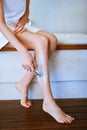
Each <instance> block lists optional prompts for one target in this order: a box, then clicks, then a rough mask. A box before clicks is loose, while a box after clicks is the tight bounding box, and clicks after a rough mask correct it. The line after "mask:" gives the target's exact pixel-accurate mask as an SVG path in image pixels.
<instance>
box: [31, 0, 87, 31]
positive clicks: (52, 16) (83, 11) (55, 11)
mask: <svg viewBox="0 0 87 130" xmlns="http://www.w3.org/2000/svg"><path fill="white" fill-rule="evenodd" d="M30 7H31V12H30V14H31V19H32V21H33V23H34V25H35V26H38V27H40V28H42V29H44V30H47V31H50V32H79V33H87V0H31V6H30Z"/></svg>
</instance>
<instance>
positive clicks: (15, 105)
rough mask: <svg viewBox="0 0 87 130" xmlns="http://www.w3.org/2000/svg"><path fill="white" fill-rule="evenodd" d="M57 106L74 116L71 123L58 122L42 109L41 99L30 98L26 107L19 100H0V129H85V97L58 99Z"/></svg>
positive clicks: (86, 121) (86, 124)
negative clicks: (30, 104)
mask: <svg viewBox="0 0 87 130" xmlns="http://www.w3.org/2000/svg"><path fill="white" fill-rule="evenodd" d="M56 102H57V103H58V104H59V106H60V107H61V108H62V109H63V110H64V111H65V112H66V113H68V114H70V115H72V116H74V117H75V121H74V122H73V123H71V124H59V123H57V122H56V121H55V120H54V119H53V118H52V117H51V116H49V115H48V114H46V113H45V112H43V111H42V100H32V103H33V106H32V107H31V108H30V109H26V108H23V107H21V106H20V101H18V100H16V101H15V100H14V101H0V130H64V129H66V130H87V99H59V100H56Z"/></svg>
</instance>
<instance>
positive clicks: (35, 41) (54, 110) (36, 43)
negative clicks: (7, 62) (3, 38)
mask: <svg viewBox="0 0 87 130" xmlns="http://www.w3.org/2000/svg"><path fill="white" fill-rule="evenodd" d="M17 37H18V38H19V40H20V41H21V42H22V43H24V42H25V46H26V48H29V47H30V49H34V50H35V52H36V60H37V63H38V67H39V69H40V70H41V71H42V72H43V76H42V77H41V78H38V81H39V83H40V85H41V88H42V92H43V96H44V100H43V110H44V111H45V112H47V113H49V114H50V115H51V116H52V117H53V118H54V119H55V120H56V121H57V122H59V123H71V122H72V121H73V120H74V118H73V117H71V116H69V115H67V114H65V113H64V112H63V111H62V110H61V109H60V107H59V106H58V105H57V104H56V103H55V101H54V99H53V96H52V92H51V88H50V81H49V70H48V39H47V38H45V37H42V36H36V35H32V33H29V32H23V33H22V34H21V33H18V35H17ZM29 43H31V44H29ZM39 61H40V62H39Z"/></svg>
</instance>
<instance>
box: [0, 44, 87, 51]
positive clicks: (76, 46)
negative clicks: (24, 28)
mask: <svg viewBox="0 0 87 130" xmlns="http://www.w3.org/2000/svg"><path fill="white" fill-rule="evenodd" d="M86 49H87V44H84V43H83V44H69V43H68V44H62V43H61V44H59V45H57V47H56V50H86ZM0 51H16V49H15V48H7V47H3V48H2V49H1V50H0Z"/></svg>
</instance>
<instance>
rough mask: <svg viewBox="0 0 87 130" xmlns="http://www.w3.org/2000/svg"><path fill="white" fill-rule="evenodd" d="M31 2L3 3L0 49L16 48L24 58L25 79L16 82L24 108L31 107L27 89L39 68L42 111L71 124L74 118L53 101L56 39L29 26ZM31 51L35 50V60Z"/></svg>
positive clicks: (0, 5) (5, 0)
mask: <svg viewBox="0 0 87 130" xmlns="http://www.w3.org/2000/svg"><path fill="white" fill-rule="evenodd" d="M29 4H30V0H21V2H20V0H17V2H15V0H0V39H2V40H1V41H0V48H2V47H4V46H5V47H9V48H11V47H14V48H16V50H17V51H18V53H19V54H20V56H21V60H22V61H21V62H22V66H23V68H24V69H26V70H27V72H26V74H25V76H24V77H23V78H22V79H21V80H20V81H19V82H18V83H17V85H16V88H17V89H18V90H19V91H20V93H21V95H22V99H21V105H22V106H24V107H26V108H29V107H30V106H31V105H32V104H31V101H29V100H28V98H27V95H28V86H29V85H30V83H31V81H32V79H33V78H34V76H35V69H36V68H37V67H38V70H40V71H41V72H42V73H43V75H42V76H41V77H39V78H38V81H39V84H40V86H41V88H42V92H43V105H42V108H43V110H44V111H45V112H47V113H48V114H50V115H51V116H52V117H53V118H54V119H55V120H56V121H57V122H59V123H71V122H72V121H73V120H74V118H73V117H71V116H69V115H67V114H66V113H64V112H63V111H62V110H61V108H60V107H59V106H58V105H57V104H56V102H55V100H54V99H53V96H52V92H51V87H50V79H49V70H48V58H49V57H50V56H51V54H52V53H53V52H54V50H55V48H56V43H57V39H56V37H55V36H54V35H53V34H51V33H47V32H45V31H42V30H39V29H37V28H32V27H31V26H29V23H27V20H28V16H29ZM28 49H33V50H34V52H35V53H34V57H33V56H32V55H31V54H30V53H29V51H28Z"/></svg>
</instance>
